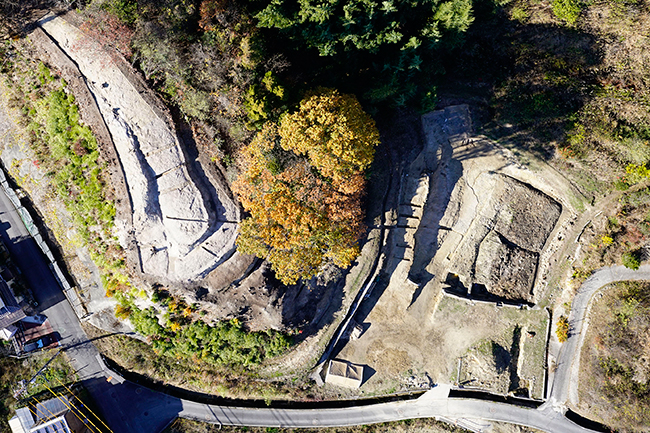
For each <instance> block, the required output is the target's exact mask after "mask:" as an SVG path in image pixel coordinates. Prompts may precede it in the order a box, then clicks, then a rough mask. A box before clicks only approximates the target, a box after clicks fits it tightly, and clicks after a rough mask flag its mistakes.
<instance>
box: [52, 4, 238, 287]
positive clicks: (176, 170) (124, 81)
mask: <svg viewBox="0 0 650 433" xmlns="http://www.w3.org/2000/svg"><path fill="white" fill-rule="evenodd" d="M39 24H40V26H41V27H42V28H43V30H44V31H45V32H46V33H47V34H48V35H49V36H50V37H51V38H52V39H54V40H55V41H56V42H57V43H58V45H59V46H60V47H61V48H62V49H63V50H64V51H65V52H66V54H67V55H68V56H69V57H70V58H71V59H72V60H74V61H75V62H76V63H77V65H78V67H79V70H80V71H81V73H82V74H83V75H84V77H85V79H86V80H87V83H88V86H89V88H90V90H91V92H92V93H93V95H94V97H95V99H96V100H97V104H98V106H99V109H100V111H101V113H102V116H103V117H104V120H105V122H106V124H107V126H108V129H109V131H110V133H111V135H112V138H113V142H114V144H115V147H116V150H117V153H118V155H119V159H120V162H121V165H122V168H123V170H124V174H125V179H126V183H127V187H128V190H129V194H130V200H131V204H132V209H133V235H134V238H135V243H136V245H137V247H138V250H139V256H140V264H141V269H142V272H143V273H145V274H148V275H151V276H155V277H160V278H164V279H167V280H169V281H174V282H188V281H193V280H197V279H199V278H202V277H204V276H205V275H207V273H208V272H210V271H211V270H213V269H214V268H215V267H216V266H217V265H218V264H219V263H220V262H221V261H223V260H225V259H227V257H228V256H229V255H230V254H231V253H232V251H233V250H234V241H235V237H236V223H233V222H232V221H234V220H236V219H237V218H236V216H235V215H233V213H234V211H233V207H234V206H233V204H232V203H229V204H224V203H222V202H223V201H224V197H219V196H218V193H217V194H210V193H207V192H202V191H201V189H200V188H199V187H198V186H197V184H196V183H195V181H194V179H193V178H192V176H191V174H190V171H189V170H188V166H187V161H186V159H185V155H184V153H183V150H182V148H181V145H180V143H179V141H178V138H177V136H176V133H175V131H174V129H173V126H171V125H169V124H168V122H166V121H165V120H164V119H163V118H161V116H159V115H158V114H157V112H156V111H155V110H154V109H153V108H152V107H151V106H150V105H149V103H148V102H147V100H146V99H145V98H144V97H143V96H142V95H141V94H140V92H139V91H138V88H137V87H136V86H135V85H134V84H133V83H132V82H131V81H129V79H128V78H127V77H126V76H125V75H124V74H123V72H122V71H121V70H120V68H119V67H118V65H117V63H116V62H117V61H119V60H115V59H113V58H112V57H111V55H110V54H108V53H106V51H105V50H104V49H102V48H101V47H100V46H99V45H98V44H96V43H95V42H94V41H92V40H91V39H90V38H89V36H88V35H85V34H83V33H82V32H81V31H80V30H78V29H77V28H76V27H74V26H73V25H71V24H69V23H68V22H66V21H65V20H64V19H62V18H60V17H53V16H48V17H46V18H44V19H42V20H41V21H40V23H39ZM225 199H226V200H228V199H227V198H225ZM224 205H225V206H224Z"/></svg>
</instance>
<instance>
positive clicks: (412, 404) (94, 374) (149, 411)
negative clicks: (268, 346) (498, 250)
mask: <svg viewBox="0 0 650 433" xmlns="http://www.w3.org/2000/svg"><path fill="white" fill-rule="evenodd" d="M0 235H1V236H2V237H3V240H4V241H5V243H6V244H7V248H8V249H9V251H10V253H11V254H12V256H13V258H14V260H15V262H16V264H17V265H18V267H19V268H20V269H21V270H22V272H23V274H24V276H25V278H26V280H27V282H28V283H29V284H30V285H31V286H32V288H33V289H34V294H35V297H36V299H37V301H38V302H39V303H40V304H41V305H42V306H43V307H44V314H46V315H47V316H48V317H49V319H50V321H51V323H52V326H53V328H54V329H55V330H57V331H58V332H59V333H60V335H61V345H62V346H64V347H68V346H72V347H70V348H69V349H67V351H66V352H67V354H68V356H69V357H70V359H71V363H72V365H73V367H74V368H75V369H76V370H77V371H78V373H79V376H80V379H81V381H82V383H83V384H84V386H85V387H86V388H87V389H88V390H89V392H90V394H91V395H92V396H93V398H94V400H95V401H96V403H97V405H98V406H99V409H100V412H101V414H102V415H103V416H104V419H105V420H106V422H107V424H108V425H109V426H110V427H111V429H112V430H113V431H114V432H115V433H122V432H125V433H130V432H133V433H136V432H137V433H149V432H151V433H157V432H159V431H160V430H161V429H162V428H163V427H164V426H165V425H166V424H167V423H168V422H170V421H171V420H173V419H174V418H176V417H177V416H181V417H185V418H192V419H199V420H203V421H210V422H217V423H221V424H224V425H248V426H282V427H313V426H343V425H356V424H369V423H376V422H385V421H391V420H402V419H408V418H422V417H433V418H437V417H445V418H449V419H458V418H480V419H486V420H494V421H504V422H511V423H516V424H521V425H527V426H530V427H534V428H538V429H540V430H544V431H548V432H558V433H560V432H561V433H565V432H566V433H573V432H575V433H585V432H589V431H590V430H587V429H584V428H581V427H579V426H577V425H575V424H574V423H572V422H571V421H569V420H567V419H566V418H565V417H564V416H562V414H561V413H559V412H557V411H554V410H553V408H545V409H544V410H534V409H525V408H520V407H516V406H512V405H506V404H499V403H493V402H487V401H480V400H465V399H446V398H440V396H438V397H435V394H436V392H437V390H436V391H435V392H430V393H427V394H425V396H423V397H421V398H419V399H417V400H413V401H408V402H395V403H384V404H379V405H372V406H361V407H352V408H343V409H323V410H299V409H251V408H237V407H223V406H210V405H205V404H199V403H195V402H192V401H187V400H180V399H177V398H173V397H170V396H167V395H165V394H161V393H157V392H155V391H152V390H148V389H146V388H143V387H140V386H138V385H136V384H133V383H130V382H128V381H125V382H123V383H118V382H117V381H115V380H113V381H112V382H111V383H109V382H107V380H106V375H105V371H104V370H103V367H102V365H101V364H100V362H99V361H98V360H97V355H98V352H97V349H96V348H95V347H94V346H93V345H92V343H90V342H88V341H87V337H86V335H85V333H84V332H83V330H82V329H81V326H80V324H79V322H78V320H77V318H76V316H75V314H74V312H73V310H72V307H70V305H69V304H68V302H67V300H66V299H65V297H64V296H63V294H62V292H61V289H60V287H59V286H58V284H57V282H56V280H55V279H54V277H53V275H52V273H51V272H50V269H49V268H48V266H47V264H46V261H45V259H44V257H42V255H41V253H40V250H39V249H38V246H37V245H36V243H35V242H34V241H33V240H32V239H31V237H29V235H28V233H27V230H26V229H25V227H24V226H23V224H22V222H21V220H20V217H19V216H18V214H17V212H16V211H15V209H13V206H12V205H11V202H10V201H9V200H8V198H7V197H6V196H5V195H4V193H2V192H1V191H0ZM648 273H649V275H648V276H647V278H648V279H650V267H648ZM614 274H615V273H612V272H610V274H607V275H610V276H609V277H607V275H606V274H604V273H603V274H598V275H599V277H598V278H600V277H602V278H606V282H605V283H607V282H609V281H610V280H611V278H612V277H611V275H614ZM615 275H622V276H621V277H620V278H629V277H628V276H627V274H626V273H625V272H622V273H618V274H615ZM634 275H635V276H639V275H642V274H634ZM598 278H593V279H590V280H589V281H591V282H590V283H589V284H596V285H598V284H599V283H600V281H601V280H599V279H598ZM601 285H602V284H601ZM590 287H591V286H587V288H585V290H582V289H581V293H583V292H584V293H585V295H582V296H583V297H584V296H586V297H587V301H584V302H586V303H588V299H589V298H590V296H591V294H593V290H595V289H591V288H590ZM598 287H600V286H598ZM596 289H597V287H596ZM587 294H588V295H587ZM576 299H577V301H576V302H575V303H574V305H576V307H578V306H580V305H582V304H583V301H581V299H582V298H580V297H578V298H576ZM586 303H585V305H586ZM583 308H584V307H583ZM576 311H578V310H576ZM583 314H584V313H583ZM575 317H576V318H577V317H578V314H577V313H576V316H575ZM581 317H582V316H580V320H582V319H581ZM570 320H574V321H575V320H576V319H575V318H574V317H573V316H572V317H571V318H570ZM572 326H573V327H574V329H578V328H576V326H577V324H576V323H573V322H572ZM569 342H570V343H571V344H576V345H577V344H578V341H577V338H576V337H574V336H572V337H571V338H570V339H569V341H567V343H569ZM566 347H571V346H570V345H569V344H567V346H566ZM575 350H576V349H573V351H572V352H570V351H568V350H566V351H564V352H562V353H565V352H566V353H567V355H564V356H565V357H569V359H570V358H571V356H572V355H571V354H572V353H575ZM561 356H562V355H561ZM560 371H563V370H560ZM563 377H564V376H562V374H561V373H560V374H556V383H559V382H558V381H559V380H563V379H562V378H563ZM555 389H558V390H559V389H561V387H559V386H558V387H554V390H555ZM565 393H566V392H565ZM552 395H554V396H555V395H559V396H561V395H563V394H560V393H559V391H552Z"/></svg>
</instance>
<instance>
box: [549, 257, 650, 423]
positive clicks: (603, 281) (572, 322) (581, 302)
mask: <svg viewBox="0 0 650 433" xmlns="http://www.w3.org/2000/svg"><path fill="white" fill-rule="evenodd" d="M626 280H650V265H643V266H641V267H640V268H639V270H637V271H633V270H631V269H627V268H626V267H624V266H612V267H607V268H601V269H599V270H598V271H596V272H594V273H593V274H592V275H591V276H590V277H589V278H587V280H586V281H585V282H584V283H583V284H582V286H580V288H579V289H578V293H577V295H576V297H575V298H574V299H573V303H572V304H571V313H570V314H569V329H570V331H569V338H568V339H567V341H566V342H565V343H564V344H562V347H561V348H560V353H559V355H558V358H557V361H556V364H557V370H556V371H555V376H554V378H553V384H552V385H551V392H550V394H549V398H548V401H547V403H546V404H545V406H553V407H555V408H556V410H562V409H563V408H564V407H565V406H566V404H567V402H569V401H571V402H573V403H575V402H577V400H578V399H577V397H578V374H579V372H580V352H581V348H582V344H583V342H584V338H585V334H586V333H587V325H588V316H587V313H588V312H589V309H590V307H591V302H590V301H591V300H592V298H593V295H594V294H595V293H596V292H597V291H598V290H599V289H601V288H602V287H603V286H606V285H607V284H610V283H613V282H615V281H626Z"/></svg>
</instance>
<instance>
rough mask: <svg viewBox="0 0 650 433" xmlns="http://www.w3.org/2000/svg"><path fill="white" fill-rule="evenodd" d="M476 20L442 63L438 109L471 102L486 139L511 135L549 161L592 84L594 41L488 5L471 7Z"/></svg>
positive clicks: (596, 55)
mask: <svg viewBox="0 0 650 433" xmlns="http://www.w3.org/2000/svg"><path fill="white" fill-rule="evenodd" d="M475 17H476V20H475V22H474V24H473V25H472V27H471V28H470V30H469V31H468V32H467V34H466V41H465V44H464V46H463V48H462V49H460V50H458V51H457V52H455V53H454V55H453V56H448V57H447V58H445V59H444V64H445V69H446V71H447V73H446V75H445V77H444V78H443V82H442V83H441V86H440V88H439V94H440V95H441V103H443V104H449V103H458V102H459V101H463V102H467V103H469V104H472V105H474V106H476V107H478V108H480V110H479V111H480V115H479V116H477V119H476V120H477V123H482V124H484V126H485V127H486V129H488V131H489V133H490V135H491V136H494V138H505V137H510V136H516V138H517V146H518V147H522V148H526V149H528V150H529V151H532V152H534V153H535V154H536V155H537V156H538V157H540V158H542V159H544V160H548V159H550V158H552V157H553V156H554V155H555V145H554V143H553V142H562V141H564V140H565V139H566V131H567V129H569V128H571V126H572V121H573V120H572V119H573V118H574V115H575V114H576V113H577V112H578V111H579V110H580V109H581V108H582V107H583V106H584V105H585V103H586V102H587V101H588V100H589V98H590V97H591V96H590V95H591V94H592V92H593V89H594V87H595V86H596V83H597V81H596V77H595V74H594V67H595V66H597V65H599V64H600V63H602V52H601V49H600V47H599V45H598V41H597V40H596V38H595V36H594V35H592V34H589V33H587V32H585V31H582V30H580V29H578V28H570V27H568V26H563V25H557V24H552V23H550V22H549V23H548V24H533V23H525V24H524V23H520V22H518V21H514V20H512V19H510V18H509V16H508V11H507V7H498V6H495V5H494V3H493V2H491V1H488V0H480V1H477V2H476V3H475ZM550 20H551V18H549V21H550ZM503 125H508V127H505V128H504V127H502V126H503Z"/></svg>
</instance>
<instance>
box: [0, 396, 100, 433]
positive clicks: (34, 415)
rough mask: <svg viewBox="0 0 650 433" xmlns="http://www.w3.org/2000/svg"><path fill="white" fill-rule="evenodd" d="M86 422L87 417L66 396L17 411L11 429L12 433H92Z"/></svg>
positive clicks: (10, 425) (10, 421) (12, 419)
mask: <svg viewBox="0 0 650 433" xmlns="http://www.w3.org/2000/svg"><path fill="white" fill-rule="evenodd" d="M86 422H87V419H86V417H85V415H83V414H82V413H81V411H79V410H78V409H77V408H76V407H75V406H73V405H72V403H71V402H70V400H69V399H68V398H67V397H66V396H59V397H58V398H53V399H51V400H47V401H44V402H40V403H38V404H37V405H36V406H34V407H21V408H19V409H16V415H15V416H14V417H13V418H11V419H10V420H9V427H11V431H12V433H91V430H90V429H89V428H88V427H87V426H86Z"/></svg>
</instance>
